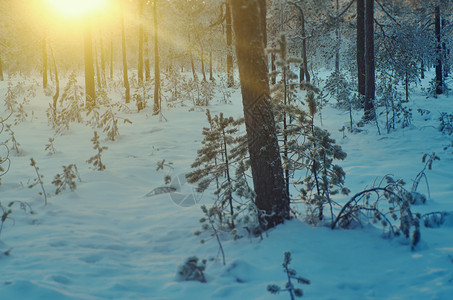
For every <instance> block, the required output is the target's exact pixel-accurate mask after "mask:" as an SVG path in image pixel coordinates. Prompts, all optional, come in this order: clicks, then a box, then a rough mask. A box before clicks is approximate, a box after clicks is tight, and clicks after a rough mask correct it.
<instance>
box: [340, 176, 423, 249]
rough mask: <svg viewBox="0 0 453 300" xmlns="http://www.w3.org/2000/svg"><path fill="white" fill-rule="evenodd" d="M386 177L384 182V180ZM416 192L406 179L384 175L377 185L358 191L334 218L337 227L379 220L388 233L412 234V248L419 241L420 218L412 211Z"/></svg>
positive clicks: (408, 235) (405, 235)
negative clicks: (406, 185) (408, 186)
mask: <svg viewBox="0 0 453 300" xmlns="http://www.w3.org/2000/svg"><path fill="white" fill-rule="evenodd" d="M384 181H385V185H384V186H382V184H383V183H384ZM413 201H414V195H413V193H411V192H409V191H408V190H406V189H405V188H404V181H403V180H401V179H398V180H396V181H395V180H394V179H393V178H392V177H391V176H388V175H387V176H385V177H384V178H383V180H381V182H380V183H379V185H377V186H372V187H370V188H367V189H365V190H363V191H361V192H360V193H357V194H355V195H354V196H353V197H352V198H351V199H350V200H349V201H348V202H346V203H345V204H344V205H343V207H342V209H341V211H340V213H339V214H338V216H337V217H336V219H335V220H334V222H333V223H332V229H334V228H335V227H337V226H338V227H340V228H350V227H355V226H357V225H360V224H362V223H363V222H369V221H371V223H373V224H380V225H381V226H382V228H383V230H384V232H386V233H387V235H388V236H389V237H396V236H400V235H403V236H404V237H405V238H407V239H409V238H411V248H412V249H414V248H415V246H416V245H417V244H418V242H419V241H420V219H421V216H420V214H418V213H412V210H411V203H412V202H413Z"/></svg>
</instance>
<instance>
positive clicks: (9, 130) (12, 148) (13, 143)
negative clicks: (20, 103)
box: [4, 124, 22, 155]
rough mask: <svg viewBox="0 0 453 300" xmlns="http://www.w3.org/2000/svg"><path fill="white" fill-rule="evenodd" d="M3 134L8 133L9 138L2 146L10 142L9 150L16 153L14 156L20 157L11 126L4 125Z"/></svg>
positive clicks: (18, 145) (20, 151)
mask: <svg viewBox="0 0 453 300" xmlns="http://www.w3.org/2000/svg"><path fill="white" fill-rule="evenodd" d="M5 127H6V129H5V132H8V133H9V135H10V138H9V139H7V140H6V141H5V142H4V144H6V143H8V142H11V150H13V151H14V152H16V155H21V154H22V150H21V149H20V148H19V147H20V144H19V142H18V141H17V139H16V135H15V133H14V131H13V129H12V125H9V124H5Z"/></svg>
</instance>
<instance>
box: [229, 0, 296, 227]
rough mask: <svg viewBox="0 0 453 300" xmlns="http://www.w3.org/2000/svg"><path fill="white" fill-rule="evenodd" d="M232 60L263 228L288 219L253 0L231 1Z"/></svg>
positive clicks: (256, 11) (256, 201) (259, 17)
mask: <svg viewBox="0 0 453 300" xmlns="http://www.w3.org/2000/svg"><path fill="white" fill-rule="evenodd" d="M231 7H232V15H233V28H234V33H235V37H236V40H235V41H236V42H235V45H236V57H237V60H238V67H239V77H240V81H241V91H242V103H243V107H244V117H245V124H246V130H247V142H248V148H249V154H250V164H251V168H252V176H253V185H254V189H255V193H256V200H255V203H256V206H257V208H258V209H259V210H263V211H264V212H265V215H262V216H261V222H262V223H261V224H262V226H263V227H264V229H268V228H271V227H274V226H276V225H278V224H280V223H283V222H284V220H285V219H288V218H289V196H288V194H287V193H286V188H285V182H284V177H283V168H282V162H281V159H280V152H279V145H278V140H277V135H276V130H275V120H274V115H273V111H272V104H271V100H270V90H269V80H268V68H267V63H266V61H267V59H266V55H265V49H264V39H263V33H262V28H263V25H262V23H261V22H265V20H262V19H261V15H260V6H259V2H258V1H257V0H232V1H231Z"/></svg>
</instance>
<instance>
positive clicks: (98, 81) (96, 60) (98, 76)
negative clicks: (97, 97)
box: [94, 47, 102, 89]
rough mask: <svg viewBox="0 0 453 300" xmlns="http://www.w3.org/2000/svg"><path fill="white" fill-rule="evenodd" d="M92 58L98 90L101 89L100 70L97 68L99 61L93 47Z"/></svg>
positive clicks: (95, 48)
mask: <svg viewBox="0 0 453 300" xmlns="http://www.w3.org/2000/svg"><path fill="white" fill-rule="evenodd" d="M94 57H95V65H96V79H97V83H98V89H101V88H102V80H101V70H100V67H99V59H98V53H97V47H94Z"/></svg>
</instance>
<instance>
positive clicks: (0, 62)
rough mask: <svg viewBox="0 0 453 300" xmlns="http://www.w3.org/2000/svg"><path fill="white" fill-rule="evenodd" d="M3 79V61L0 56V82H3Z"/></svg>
mask: <svg viewBox="0 0 453 300" xmlns="http://www.w3.org/2000/svg"><path fill="white" fill-rule="evenodd" d="M4 80H5V78H4V77H3V60H2V57H1V56H0V81H4Z"/></svg>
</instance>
